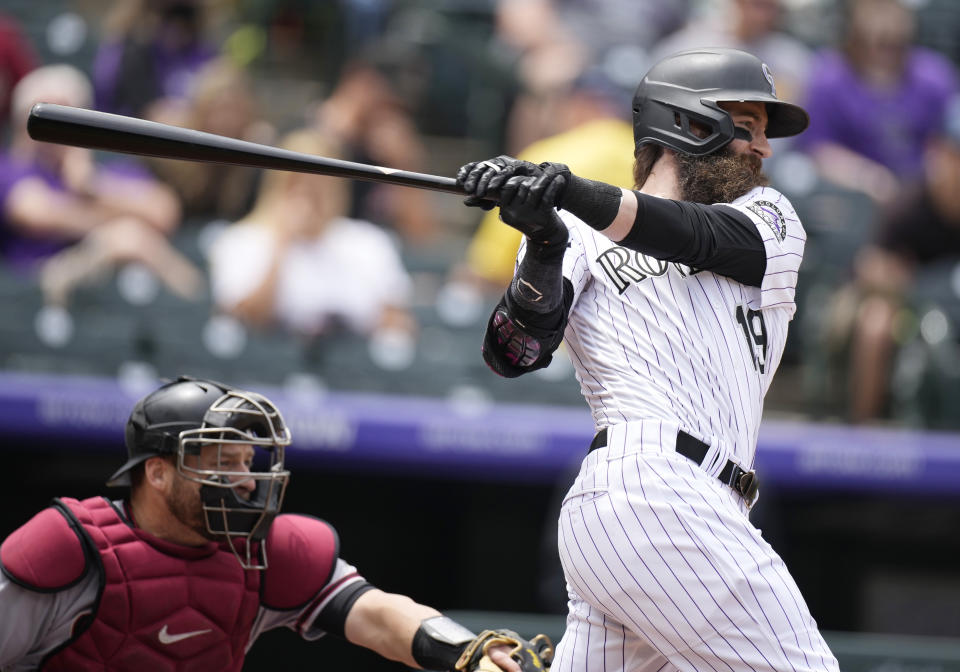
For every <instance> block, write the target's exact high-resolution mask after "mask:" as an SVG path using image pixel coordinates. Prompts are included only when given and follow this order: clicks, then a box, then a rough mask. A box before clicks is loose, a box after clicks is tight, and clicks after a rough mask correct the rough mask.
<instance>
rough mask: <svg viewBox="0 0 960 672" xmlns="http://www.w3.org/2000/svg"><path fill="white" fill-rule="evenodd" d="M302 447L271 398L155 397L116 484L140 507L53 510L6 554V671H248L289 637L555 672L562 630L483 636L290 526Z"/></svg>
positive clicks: (141, 412)
mask: <svg viewBox="0 0 960 672" xmlns="http://www.w3.org/2000/svg"><path fill="white" fill-rule="evenodd" d="M289 444H290V431H289V429H288V428H287V426H286V424H285V423H284V421H283V418H282V416H281V415H280V412H279V411H278V410H277V408H276V407H275V406H274V405H273V403H271V402H270V401H269V400H268V399H267V398H265V397H263V396H262V395H260V394H257V393H255V392H249V391H245V390H239V389H235V388H231V387H229V386H227V385H223V384H221V383H216V382H213V381H209V380H197V379H192V378H180V379H178V380H176V381H174V382H172V383H168V384H166V385H163V386H162V387H160V388H159V389H158V390H155V391H154V392H152V393H151V394H149V395H147V396H146V397H145V398H143V399H142V400H140V401H139V402H138V403H137V404H136V405H135V406H134V408H133V412H132V413H131V415H130V418H129V420H128V422H127V426H126V446H127V453H128V459H127V461H126V463H125V464H124V465H123V466H122V467H120V469H119V470H118V471H117V472H116V473H115V474H114V475H113V476H112V477H111V479H110V481H109V482H108V484H109V485H122V486H128V487H129V488H130V491H129V496H128V497H127V498H126V499H122V500H110V499H107V498H102V497H93V498H90V499H85V500H82V501H80V500H77V499H71V498H66V497H64V498H61V499H55V500H54V501H53V503H52V505H51V506H50V507H49V508H47V509H44V510H43V511H41V512H40V513H38V514H37V515H36V516H34V517H33V518H32V519H31V520H30V521H28V522H27V523H26V524H25V525H23V526H22V527H20V528H19V529H18V530H16V531H15V532H13V534H11V535H10V536H9V537H7V539H6V540H5V541H4V542H3V543H2V545H0V567H2V575H0V614H4V615H6V616H10V617H0V669H2V670H4V671H5V672H12V671H20V670H35V669H42V670H70V671H77V670H81V671H85V670H90V671H92V670H111V671H117V672H120V671H123V670H132V671H136V672H142V671H144V670H177V671H178V672H190V671H197V672H200V671H203V672H209V671H210V670H240V669H241V668H242V666H243V661H244V656H245V655H246V653H247V651H249V650H250V647H251V646H252V645H253V643H254V641H256V639H257V637H258V636H259V635H260V634H261V633H263V632H265V631H267V630H270V629H273V628H279V627H286V628H290V629H291V630H294V631H295V632H297V633H298V634H299V635H300V636H301V637H303V638H304V639H307V640H315V639H319V638H320V637H322V636H324V635H325V634H331V635H334V636H338V637H343V638H346V639H347V640H348V641H350V642H352V643H354V644H357V645H359V646H364V647H366V648H369V649H371V650H373V651H375V652H377V653H378V654H380V655H381V656H383V657H385V658H389V659H391V660H397V661H400V662H402V663H405V664H407V665H409V666H412V667H418V668H426V669H431V670H455V671H459V672H473V671H477V670H482V671H483V672H487V671H490V672H498V671H500V670H505V671H507V672H541V671H542V670H545V669H547V666H548V665H549V663H550V660H551V658H552V649H551V646H550V642H549V640H548V639H547V638H546V637H544V636H542V635H541V636H539V637H537V638H534V641H533V642H527V641H525V640H523V639H522V638H521V637H520V636H519V635H517V634H516V633H514V632H512V631H509V630H486V631H484V632H482V633H480V634H479V635H475V634H474V633H472V632H470V631H469V630H467V629H466V628H464V627H463V626H461V625H460V624H458V623H456V622H455V621H453V620H451V619H450V618H447V617H445V616H443V615H441V614H440V613H439V612H438V611H436V610H435V609H432V608H430V607H427V606H424V605H422V604H418V603H417V602H415V601H413V600H412V599H410V598H409V597H406V596H403V595H397V594H391V593H386V592H383V591H381V590H378V589H376V588H374V587H373V586H372V585H370V584H369V583H368V582H367V581H365V580H364V579H363V577H362V576H360V574H358V572H357V570H356V569H355V568H354V567H353V566H351V565H350V564H348V563H347V562H346V561H345V560H343V559H342V558H340V557H339V555H338V547H339V544H338V538H337V534H336V531H335V530H334V529H333V528H332V527H331V526H330V525H329V524H328V523H326V522H324V521H322V520H319V519H316V518H311V517H308V516H303V515H293V514H282V515H281V514H280V506H281V504H282V501H283V497H284V493H285V489H286V485H287V481H288V479H289V477H290V472H289V471H287V470H286V469H285V468H284V449H285V447H286V446H287V445H289Z"/></svg>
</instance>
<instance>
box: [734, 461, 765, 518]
mask: <svg viewBox="0 0 960 672" xmlns="http://www.w3.org/2000/svg"><path fill="white" fill-rule="evenodd" d="M737 491H738V492H739V493H740V496H741V497H743V501H744V502H746V503H747V509H751V508H753V505H754V503H755V502H756V501H757V494H758V493H759V491H760V479H759V478H757V472H756V471H754V470H753V469H751V470H750V471H744V472H743V473H741V474H740V477H739V478H738V479H737Z"/></svg>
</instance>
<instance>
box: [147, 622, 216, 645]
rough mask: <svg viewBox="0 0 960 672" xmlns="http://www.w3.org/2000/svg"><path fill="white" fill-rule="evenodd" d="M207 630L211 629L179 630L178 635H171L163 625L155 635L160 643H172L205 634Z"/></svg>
mask: <svg viewBox="0 0 960 672" xmlns="http://www.w3.org/2000/svg"><path fill="white" fill-rule="evenodd" d="M208 632H212V631H211V630H210V629H209V628H208V629H206V630H194V631H193V632H181V633H180V634H179V635H171V634H170V633H168V632H167V626H163V629H161V630H160V634H159V635H157V638H158V639H159V640H160V643H161V644H173V643H174V642H179V641H182V640H184V639H190V638H191V637H196V636H197V635H205V634H207V633H208Z"/></svg>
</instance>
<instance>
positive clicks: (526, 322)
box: [483, 278, 573, 378]
mask: <svg viewBox="0 0 960 672" xmlns="http://www.w3.org/2000/svg"><path fill="white" fill-rule="evenodd" d="M572 301H573V286H572V285H571V284H570V281H569V280H567V279H566V278H564V280H563V302H562V305H561V306H558V307H557V308H556V309H555V310H552V311H550V312H548V313H536V312H533V311H530V310H524V309H522V308H520V307H519V306H518V305H517V304H516V303H514V301H513V300H512V299H511V298H510V292H509V291H508V292H507V293H506V294H504V296H503V298H502V299H501V300H500V303H499V304H497V307H496V308H495V309H494V310H493V314H492V315H491V316H490V320H489V322H487V331H486V334H485V335H484V339H483V361H485V362H486V363H487V366H489V367H490V368H491V369H492V370H493V372H494V373H496V374H497V375H499V376H503V377H504V378H516V377H517V376H521V375H523V374H524V373H528V372H530V371H536V370H537V369H542V368H544V367H545V366H547V365H549V364H550V362H551V361H553V352H554V350H556V349H557V347H558V346H559V345H560V342H561V341H562V340H563V330H564V329H565V328H566V326H567V313H568V312H569V310H570V304H571V303H572Z"/></svg>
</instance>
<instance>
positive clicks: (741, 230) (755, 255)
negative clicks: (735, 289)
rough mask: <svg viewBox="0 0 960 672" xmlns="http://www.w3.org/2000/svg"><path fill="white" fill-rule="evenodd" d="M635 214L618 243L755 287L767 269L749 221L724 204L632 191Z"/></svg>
mask: <svg viewBox="0 0 960 672" xmlns="http://www.w3.org/2000/svg"><path fill="white" fill-rule="evenodd" d="M633 193H634V194H636V196H637V217H636V219H635V220H634V223H633V228H632V229H630V233H628V234H627V235H626V237H625V238H623V240H620V241H618V244H620V245H622V246H623V247H626V248H628V249H631V250H636V251H637V252H641V253H643V254H646V255H649V256H651V257H654V258H656V259H661V260H663V261H672V262H678V263H681V264H686V265H688V266H691V267H692V268H695V269H697V270H701V271H711V272H713V273H717V274H719V275H724V276H726V277H728V278H732V279H733V280H736V281H737V282H741V283H743V284H745V285H750V286H753V287H760V285H761V284H762V282H763V274H764V273H765V272H766V268H767V253H766V249H765V248H764V244H763V238H761V237H760V232H759V231H757V227H756V225H754V223H753V221H752V220H751V219H750V218H749V217H748V216H747V215H745V214H743V213H742V212H740V211H738V210H736V209H735V208H732V207H730V206H728V205H722V204H718V205H703V204H701V203H690V202H688V201H673V200H670V199H667V198H658V197H656V196H649V195H647V194H642V193H640V192H637V191H635V192H633Z"/></svg>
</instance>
